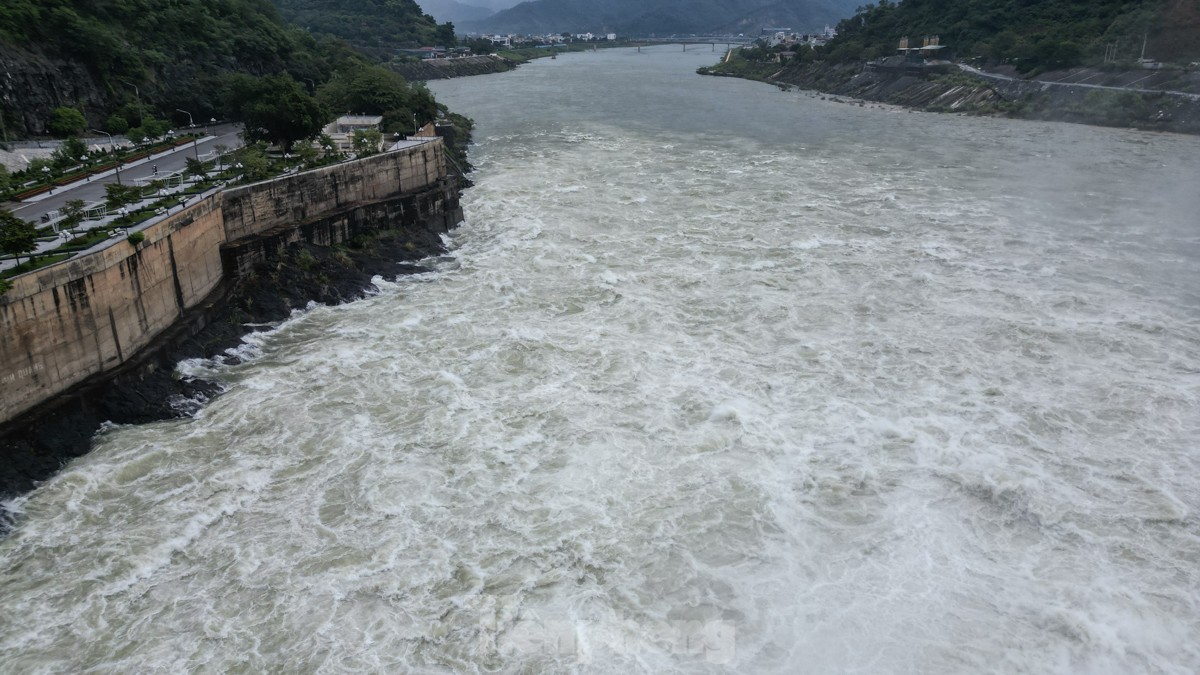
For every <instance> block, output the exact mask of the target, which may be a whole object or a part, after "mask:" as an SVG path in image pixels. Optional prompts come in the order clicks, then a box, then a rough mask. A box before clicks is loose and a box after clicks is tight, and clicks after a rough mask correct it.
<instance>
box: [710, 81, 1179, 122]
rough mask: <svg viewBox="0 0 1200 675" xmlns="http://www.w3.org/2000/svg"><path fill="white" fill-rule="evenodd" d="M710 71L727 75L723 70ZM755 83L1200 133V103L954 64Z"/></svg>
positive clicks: (949, 108) (929, 106) (947, 108)
mask: <svg viewBox="0 0 1200 675" xmlns="http://www.w3.org/2000/svg"><path fill="white" fill-rule="evenodd" d="M708 72H711V73H712V74H724V73H722V72H721V67H720V66H717V67H715V68H713V69H709V71H708ZM1049 75H1050V74H1047V76H1049ZM749 76H751V77H755V75H753V74H750V75H749ZM756 79H761V80H763V81H766V82H770V83H773V84H779V85H789V86H796V87H800V88H802V89H812V90H816V91H821V92H825V93H828V94H833V95H837V96H848V97H853V98H858V99H863V100H867V101H879V102H883V103H891V104H894V105H901V106H905V107H909V108H916V109H920V110H928V111H935V112H961V113H968V114H976V115H1004V116H1008V117H1015V118H1022V119H1038V120H1049V121H1060V122H1075V123H1080V124H1095V125H1101V126H1116V127H1134V128H1139V129H1151V130H1157V131H1170V132H1176V133H1187V134H1200V100H1197V99H1196V98H1194V97H1188V96H1184V95H1176V94H1171V93H1166V92H1152V91H1140V90H1131V89H1126V90H1119V89H1106V88H1096V87H1089V86H1084V85H1073V84H1056V83H1051V82H1047V81H1041V80H1022V79H1012V80H1001V79H985V78H983V77H979V76H976V75H972V74H970V73H966V72H962V71H959V70H958V69H957V68H956V67H953V66H949V67H945V68H942V69H940V70H930V71H929V72H917V71H916V69H914V70H907V71H906V70H903V69H894V70H893V69H879V70H869V69H866V68H864V66H863V65H862V64H859V63H849V64H826V63H810V64H789V65H785V66H783V67H780V66H778V65H776V66H774V67H768V68H766V69H764V70H763V72H762V74H761V77H756ZM1045 79H1053V78H1050V77H1046V78H1045Z"/></svg>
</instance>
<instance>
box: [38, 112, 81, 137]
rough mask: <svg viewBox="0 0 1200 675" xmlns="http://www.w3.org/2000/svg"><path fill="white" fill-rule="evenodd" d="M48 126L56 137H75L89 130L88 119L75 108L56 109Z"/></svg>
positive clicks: (51, 114)
mask: <svg viewBox="0 0 1200 675" xmlns="http://www.w3.org/2000/svg"><path fill="white" fill-rule="evenodd" d="M46 126H47V128H48V129H50V133H52V134H54V135H55V136H59V137H63V136H74V135H75V134H78V133H80V132H82V131H83V130H84V129H86V128H87V119H85V118H84V116H83V113H81V112H79V111H78V110H76V109H74V108H65V107H64V108H55V109H54V110H53V111H52V112H51V113H50V123H49V124H47V125H46Z"/></svg>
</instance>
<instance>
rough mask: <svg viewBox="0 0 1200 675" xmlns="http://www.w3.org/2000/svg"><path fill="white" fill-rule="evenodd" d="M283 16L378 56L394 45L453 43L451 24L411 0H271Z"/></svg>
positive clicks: (385, 55)
mask: <svg viewBox="0 0 1200 675" xmlns="http://www.w3.org/2000/svg"><path fill="white" fill-rule="evenodd" d="M274 2H275V5H276V6H277V7H278V8H279V11H280V13H281V14H282V15H283V17H284V18H285V19H287V20H288V21H291V22H292V23H294V24H296V25H297V26H300V27H301V28H304V29H306V30H308V31H311V32H312V33H314V34H317V35H328V36H332V37H336V38H339V39H341V40H344V41H345V42H346V43H347V44H349V45H351V46H353V47H354V48H355V49H358V50H360V51H363V52H366V53H368V54H371V55H372V56H375V57H377V58H380V59H387V58H389V57H391V55H392V54H393V53H394V51H395V50H396V49H397V48H407V47H422V46H433V45H439V46H442V47H449V46H453V45H454V43H455V40H454V26H453V24H450V23H444V24H442V25H440V26H439V25H438V24H437V23H436V22H435V21H434V19H433V17H431V16H429V15H427V14H425V13H424V12H423V11H421V8H420V7H419V6H418V5H417V4H416V3H415V2H412V1H411V0H355V1H354V2H346V1H345V0H274Z"/></svg>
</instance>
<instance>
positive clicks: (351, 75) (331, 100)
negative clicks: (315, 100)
mask: <svg viewBox="0 0 1200 675" xmlns="http://www.w3.org/2000/svg"><path fill="white" fill-rule="evenodd" d="M318 97H319V98H320V100H321V102H322V103H323V104H324V105H325V107H326V108H328V109H329V110H335V111H339V112H352V113H365V114H368V115H382V114H384V113H386V112H388V111H389V110H396V109H405V110H407V109H408V107H409V98H410V92H409V88H408V83H407V82H406V81H405V80H404V78H403V77H401V76H400V74H399V73H397V72H395V71H392V70H388V69H387V68H384V67H382V66H368V65H364V64H359V63H356V64H353V65H352V67H349V68H347V69H344V70H342V71H339V72H338V77H336V78H334V79H332V80H330V81H329V82H326V83H325V84H323V85H321V88H320V89H319V90H318Z"/></svg>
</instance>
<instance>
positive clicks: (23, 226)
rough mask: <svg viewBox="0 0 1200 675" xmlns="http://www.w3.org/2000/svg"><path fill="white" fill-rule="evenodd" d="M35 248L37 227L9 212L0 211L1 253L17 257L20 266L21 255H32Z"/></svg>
mask: <svg viewBox="0 0 1200 675" xmlns="http://www.w3.org/2000/svg"><path fill="white" fill-rule="evenodd" d="M35 248H37V227H35V226H34V224H33V223H31V222H29V221H27V220H25V219H24V218H18V217H17V216H14V215H13V214H11V213H9V212H8V211H0V251H3V252H4V253H7V254H8V255H11V256H14V257H16V258H17V264H18V265H19V264H20V263H21V254H23V253H31V252H32V251H33V250H34V249H35Z"/></svg>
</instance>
